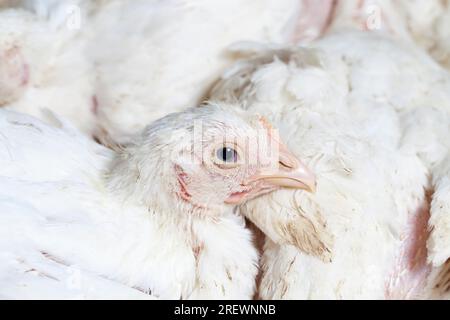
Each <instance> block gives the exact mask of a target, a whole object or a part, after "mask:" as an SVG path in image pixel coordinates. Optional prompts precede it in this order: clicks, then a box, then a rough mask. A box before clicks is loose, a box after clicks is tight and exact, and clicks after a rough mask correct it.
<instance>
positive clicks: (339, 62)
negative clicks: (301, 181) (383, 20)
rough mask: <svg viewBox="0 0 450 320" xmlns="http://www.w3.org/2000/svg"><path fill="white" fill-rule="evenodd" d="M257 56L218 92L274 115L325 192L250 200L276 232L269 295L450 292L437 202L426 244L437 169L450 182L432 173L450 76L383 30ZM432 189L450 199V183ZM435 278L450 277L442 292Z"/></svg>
mask: <svg viewBox="0 0 450 320" xmlns="http://www.w3.org/2000/svg"><path fill="white" fill-rule="evenodd" d="M258 51H259V52H258ZM254 52H255V53H253V55H255V56H254V57H252V58H249V59H248V60H243V61H241V62H239V63H237V64H236V65H235V66H234V67H232V68H231V69H230V70H229V71H227V72H225V74H224V75H223V77H222V80H221V81H220V82H219V83H218V84H217V85H216V86H215V88H214V89H213V90H212V93H211V97H212V98H213V99H220V100H224V101H228V102H238V103H240V104H242V105H244V107H245V108H246V109H249V110H251V111H252V112H258V113H260V114H263V115H266V116H267V117H269V118H270V119H272V120H273V121H274V123H276V125H277V126H278V127H279V128H280V132H281V136H282V137H284V139H285V140H286V141H287V142H288V145H289V146H290V148H291V149H292V150H294V151H295V153H296V155H298V156H300V155H301V157H302V158H304V159H307V163H308V164H309V166H310V167H311V168H312V169H313V171H314V172H315V173H316V175H317V193H316V194H315V195H310V194H306V193H298V192H292V191H289V190H286V191H279V192H276V193H273V194H271V195H269V196H267V197H264V198H260V199H255V200H253V201H250V202H249V203H247V204H246V205H244V207H243V212H244V213H245V215H246V216H247V217H249V218H250V219H251V220H252V221H253V222H254V223H255V224H256V225H258V227H260V228H261V229H262V230H263V231H264V232H265V233H266V234H267V235H268V236H269V238H270V239H269V240H267V241H266V244H265V248H264V254H263V258H262V267H263V277H262V281H261V285H260V296H261V297H262V298H264V299H272V298H275V299H281V298H284V299H289V298H290V299H293V298H294V299H305V298H313V299H314V298H315V299H327V298H331V299H339V298H344V299H365V298H371V299H382V298H418V297H431V296H432V297H439V298H442V297H445V295H447V296H448V295H449V292H448V279H447V280H445V279H446V278H445V277H447V278H448V271H446V268H448V263H447V266H445V261H446V259H448V258H449V257H450V255H449V251H448V250H449V248H450V228H449V225H450V224H449V221H450V214H449V212H448V210H447V209H446V208H448V204H447V205H446V206H443V205H442V204H441V205H438V203H437V201H439V200H438V199H439V198H434V200H433V204H432V208H431V219H430V226H431V227H432V231H431V234H430V239H429V240H428V256H427V248H426V242H427V237H428V225H427V222H428V214H429V210H428V200H427V194H426V191H427V190H428V189H430V185H429V180H428V176H429V175H430V174H431V175H433V176H435V177H437V178H438V179H439V181H444V182H443V183H448V182H447V180H448V173H446V174H445V175H437V176H436V175H435V173H436V169H434V166H435V165H436V164H439V163H442V161H444V163H446V162H445V160H443V159H444V158H445V156H446V155H447V153H448V151H450V145H449V143H448V139H446V138H445V137H447V136H448V135H449V134H450V132H449V128H450V125H449V124H450V94H449V92H450V90H449V89H450V78H449V75H448V73H447V72H446V71H445V70H443V69H442V68H440V67H439V66H438V65H437V64H436V63H434V61H432V60H431V59H430V58H429V57H428V56H427V55H426V54H425V53H423V52H422V51H421V50H418V49H416V48H415V47H413V46H410V45H407V44H402V43H400V42H398V41H397V40H392V39H390V38H389V37H387V36H383V35H378V34H377V33H375V32H374V33H361V32H351V31H349V32H342V33H337V34H334V35H329V36H327V37H325V38H324V39H322V40H320V41H318V42H317V43H315V44H314V45H313V46H312V47H311V48H309V49H302V48H291V49H278V50H277V49H272V50H271V49H268V48H266V49H263V47H262V46H259V47H258V46H255V48H254ZM447 168H448V167H447ZM441 170H447V169H442V168H441ZM439 177H440V178H439ZM434 187H436V188H437V190H436V193H435V194H436V196H438V197H439V195H441V196H442V197H443V199H442V200H444V203H445V199H448V198H449V193H448V189H449V188H448V187H446V188H447V189H443V187H442V186H439V185H438V184H436V182H435V183H434ZM432 188H433V186H431V189H432ZM439 190H442V193H440V191H439ZM430 191H432V190H430ZM441 202H442V201H441ZM446 203H450V201H447V202H446ZM296 247H297V248H299V249H300V250H301V251H298V249H297V248H296ZM318 258H319V259H318ZM436 274H437V275H438V276H440V277H441V278H443V279H444V280H445V281H444V283H442V281H441V283H440V284H439V288H438V289H439V290H440V291H439V293H438V294H437V292H436V288H434V286H435V285H436V283H437V282H436V281H435V279H434V277H435V275H436ZM441 280H442V279H441Z"/></svg>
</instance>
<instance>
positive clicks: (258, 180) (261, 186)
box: [175, 119, 315, 208]
mask: <svg viewBox="0 0 450 320" xmlns="http://www.w3.org/2000/svg"><path fill="white" fill-rule="evenodd" d="M260 124H261V125H262V128H263V132H264V131H265V132H267V137H268V139H269V140H264V139H262V140H264V142H261V144H262V145H263V146H265V147H269V146H270V147H269V148H270V150H271V152H268V153H266V152H265V151H267V150H268V149H264V148H263V149H258V151H256V153H257V154H258V159H259V160H262V161H257V162H252V161H250V160H249V159H251V157H250V156H251V155H255V153H254V152H255V150H253V152H252V153H251V154H248V153H249V152H250V151H249V149H248V148H245V144H244V143H243V141H246V140H245V139H242V141H240V142H237V141H236V142H235V143H236V144H235V145H231V144H229V145H231V146H232V148H235V149H236V150H239V152H237V154H239V159H240V160H242V161H236V162H232V163H220V162H219V163H217V162H216V161H214V160H217V159H216V158H214V156H215V154H216V153H215V152H214V151H216V150H217V149H216V148H217V144H216V143H210V144H209V145H208V146H206V147H205V149H204V150H203V160H202V162H201V163H200V164H198V167H196V169H195V170H193V171H189V172H187V171H185V170H183V168H182V167H181V166H178V165H176V166H175V172H176V177H177V182H178V188H179V189H178V191H177V194H178V196H179V197H180V198H181V199H183V200H184V201H186V202H189V203H191V204H192V205H193V206H194V207H197V208H207V207H210V206H214V205H218V204H231V205H238V204H241V203H243V202H245V201H247V200H249V199H252V198H255V197H257V196H260V195H262V194H265V193H268V192H271V191H274V190H277V189H279V188H294V189H304V190H307V191H311V192H314V190H315V177H314V175H313V174H312V173H311V172H310V171H309V170H308V168H306V166H304V165H303V164H302V163H301V162H300V160H298V159H297V157H295V155H293V154H292V153H291V152H290V151H289V150H288V148H287V147H286V146H285V145H284V144H283V143H282V142H281V141H279V139H278V138H277V137H274V136H273V135H272V134H271V132H272V131H271V129H272V127H271V126H270V124H268V122H267V121H266V120H265V119H261V120H260ZM223 145H224V142H223V141H222V140H221V142H220V143H219V144H218V146H219V148H221V147H222V146H223ZM219 150H220V149H219ZM233 150H234V149H233ZM244 150H245V151H244ZM262 150H264V151H262ZM260 157H262V158H263V159H262V158H260ZM211 159H212V161H211ZM190 170H192V169H190Z"/></svg>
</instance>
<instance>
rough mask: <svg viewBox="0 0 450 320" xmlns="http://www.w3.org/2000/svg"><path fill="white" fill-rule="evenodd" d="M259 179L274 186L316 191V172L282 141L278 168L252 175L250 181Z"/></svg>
mask: <svg viewBox="0 0 450 320" xmlns="http://www.w3.org/2000/svg"><path fill="white" fill-rule="evenodd" d="M259 180H263V181H264V182H265V183H266V184H268V185H270V186H274V187H282V188H291V189H303V190H306V191H309V192H312V193H314V192H315V191H316V178H315V176H314V174H313V173H312V172H311V171H310V170H309V169H308V168H307V167H306V166H305V165H304V164H303V163H302V162H301V161H300V160H299V159H298V158H297V157H296V156H295V155H293V154H292V153H291V152H290V151H289V150H288V148H287V147H286V146H285V145H284V144H282V143H279V162H278V168H277V169H274V170H268V171H266V172H260V173H258V174H256V175H255V176H253V177H251V178H250V179H249V182H250V183H251V182H256V181H259Z"/></svg>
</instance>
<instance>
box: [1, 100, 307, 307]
mask: <svg viewBox="0 0 450 320" xmlns="http://www.w3.org/2000/svg"><path fill="white" fill-rule="evenodd" d="M224 109H229V108H228V107H227V106H223V105H222V106H221V105H209V106H204V107H202V108H195V109H189V110H187V111H185V112H182V113H178V114H171V115H168V116H166V117H164V118H163V119H160V120H158V121H156V122H154V123H153V124H151V125H150V126H148V127H147V128H146V129H145V130H144V131H143V133H142V134H140V135H139V136H137V137H135V139H134V140H133V143H132V144H130V145H128V146H126V147H124V149H122V150H120V152H113V151H111V150H109V149H106V148H105V147H102V146H100V145H98V144H96V143H94V142H93V141H91V140H90V139H89V138H88V137H86V136H84V135H82V134H80V133H79V132H78V131H77V130H76V129H75V128H73V127H71V126H70V125H69V124H67V123H65V122H64V121H62V120H58V119H56V118H54V119H53V122H54V123H55V124H57V125H58V127H52V126H49V125H46V124H44V123H43V122H41V121H39V120H37V119H35V118H33V117H30V116H26V115H23V114H20V113H15V112H11V111H7V110H0V132H1V134H0V141H1V143H0V159H1V160H0V208H1V209H0V212H1V213H0V296H1V297H2V298H33V299H34V298H57V299H60V298H105V297H107V298H124V297H128V298H136V297H144V298H146V297H147V296H146V295H144V294H150V295H151V296H152V297H156V298H166V299H180V298H183V299H198V298H207V299H212V298H228V299H229V298H234V299H250V298H252V296H253V294H254V286H255V276H256V273H257V258H258V255H257V251H256V249H255V248H254V245H253V243H252V237H251V233H250V232H249V230H248V229H246V228H245V223H244V220H243V218H242V217H241V216H240V215H238V214H237V213H236V210H234V209H235V205H237V204H239V203H242V202H245V201H246V200H247V199H251V198H252V197H256V196H258V195H261V194H263V193H268V192H270V191H273V190H276V189H278V188H280V187H283V186H286V187H290V188H309V187H311V188H313V187H314V176H313V175H312V174H310V173H309V172H308V170H307V169H306V168H305V167H304V166H303V165H302V164H301V162H300V161H299V160H297V158H295V157H293V156H292V154H291V153H290V152H289V151H288V150H287V149H286V148H285V147H284V145H283V144H282V143H281V142H280V141H279V139H277V138H276V135H273V134H272V130H269V129H270V127H269V125H268V123H267V122H266V121H265V120H264V119H262V118H260V117H258V116H252V115H249V114H247V113H245V112H243V111H236V112H229V111H224ZM255 137H257V138H258V140H249V139H253V138H255ZM248 141H253V142H254V143H253V144H252V148H249V149H248V148H247V146H246V144H245V143H247V142H248ZM255 146H256V148H255Z"/></svg>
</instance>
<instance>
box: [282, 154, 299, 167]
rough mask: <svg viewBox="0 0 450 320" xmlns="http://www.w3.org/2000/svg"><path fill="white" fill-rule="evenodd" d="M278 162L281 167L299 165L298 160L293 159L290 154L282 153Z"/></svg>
mask: <svg viewBox="0 0 450 320" xmlns="http://www.w3.org/2000/svg"><path fill="white" fill-rule="evenodd" d="M278 164H279V165H280V168H283V169H290V170H291V169H295V168H297V167H298V165H297V162H296V161H295V160H294V159H291V158H290V157H288V156H284V155H280V159H279V160H278Z"/></svg>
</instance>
